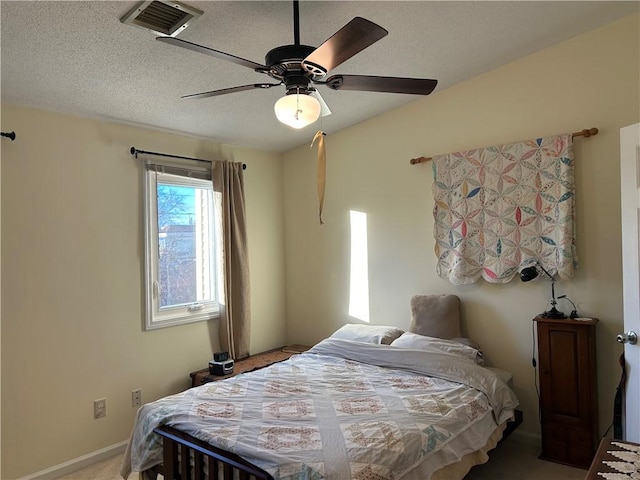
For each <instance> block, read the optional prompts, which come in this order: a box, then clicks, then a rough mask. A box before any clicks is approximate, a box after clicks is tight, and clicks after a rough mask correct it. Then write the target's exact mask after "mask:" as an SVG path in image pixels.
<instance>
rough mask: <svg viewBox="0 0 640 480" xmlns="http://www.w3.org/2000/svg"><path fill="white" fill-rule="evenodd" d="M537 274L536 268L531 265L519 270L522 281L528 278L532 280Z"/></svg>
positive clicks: (526, 280)
mask: <svg viewBox="0 0 640 480" xmlns="http://www.w3.org/2000/svg"><path fill="white" fill-rule="evenodd" d="M537 276H538V269H537V268H536V267H535V266H533V267H527V268H523V269H522V271H521V272H520V280H522V281H523V282H528V281H529V280H533V279H534V278H536V277H537Z"/></svg>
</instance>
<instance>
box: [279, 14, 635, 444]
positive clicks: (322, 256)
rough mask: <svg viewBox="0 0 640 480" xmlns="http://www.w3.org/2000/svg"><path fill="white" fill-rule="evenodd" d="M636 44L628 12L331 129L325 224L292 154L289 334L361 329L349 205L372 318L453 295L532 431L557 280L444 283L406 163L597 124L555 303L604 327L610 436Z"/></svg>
mask: <svg viewBox="0 0 640 480" xmlns="http://www.w3.org/2000/svg"><path fill="white" fill-rule="evenodd" d="M639 35H640V32H639V17H638V16H632V17H628V18H625V19H622V20H620V21H618V22H615V23H613V24H610V25H608V26H606V27H604V28H602V29H599V30H595V31H593V32H591V33H588V34H586V35H582V36H580V37H576V38H574V39H572V40H570V41H567V42H565V43H562V44H559V45H557V46H555V47H553V48H549V49H547V50H544V51H542V52H539V53H537V54H534V55H531V56H529V57H526V58H524V59H522V60H520V61H517V62H514V63H512V64H509V65H507V66H505V67H503V68H499V69H497V70H494V71H492V72H489V73H487V74H485V75H482V76H480V77H477V78H474V79H472V80H470V81H467V82H465V83H462V84H459V85H456V86H454V87H452V88H449V89H446V90H442V91H436V93H434V94H432V95H431V96H429V97H426V98H425V99H421V100H419V101H416V102H413V103H411V104H409V105H407V106H405V107H403V108H400V109H397V110H395V111H393V112H391V113H388V114H385V115H382V116H380V117H377V118H374V119H372V120H370V121H367V122H365V123H362V124H360V125H357V126H355V127H353V128H349V129H347V130H343V131H341V132H338V133H335V134H329V135H328V136H327V137H326V140H325V141H326V145H327V164H328V166H327V172H328V177H327V191H326V198H325V214H324V220H325V225H322V226H321V225H319V224H318V221H317V213H316V209H317V201H316V197H315V163H314V152H313V151H310V150H309V148H308V147H301V148H299V149H296V150H294V151H291V152H288V153H287V154H286V155H285V168H284V173H285V181H284V186H285V193H284V199H285V202H284V204H285V225H286V236H285V242H286V252H287V256H286V265H287V276H286V280H287V314H288V328H289V338H290V339H295V341H297V342H303V343H308V344H312V343H314V342H315V341H318V340H319V339H321V338H323V337H324V336H326V335H328V334H330V333H331V332H332V331H333V330H335V329H336V328H338V327H339V326H340V325H342V324H344V323H347V322H350V321H355V320H353V319H350V318H349V316H348V314H347V311H348V294H349V270H348V269H349V250H348V249H349V210H351V209H354V210H359V211H363V212H366V213H367V216H368V241H369V281H370V285H369V291H370V310H371V323H373V324H381V325H396V326H399V327H403V328H408V325H409V316H410V312H409V299H410V297H411V296H412V295H414V294H428V293H454V294H457V295H459V296H460V297H461V298H462V300H463V329H464V331H465V333H466V334H467V335H468V336H470V337H472V338H473V339H475V340H476V341H477V342H479V343H480V344H481V346H482V347H483V348H484V350H485V352H486V356H487V358H488V362H489V363H490V364H491V365H494V366H497V367H501V368H504V369H506V370H510V371H511V372H513V374H514V379H515V388H516V393H517V394H518V397H519V398H520V401H521V407H522V409H523V410H524V414H525V423H524V425H523V426H522V427H521V429H520V430H521V431H523V432H526V433H529V434H531V435H532V436H534V435H538V434H539V427H538V422H537V398H536V393H535V388H534V383H533V378H534V371H533V368H532V366H531V352H532V322H531V319H532V318H533V317H534V316H535V315H536V314H537V313H539V312H541V311H543V310H545V309H546V308H545V303H546V302H547V299H548V296H549V294H550V283H549V282H545V281H539V282H534V283H530V284H523V283H521V282H520V281H519V280H515V281H512V282H510V283H508V284H504V285H503V284H500V285H496V284H489V283H486V282H484V281H480V282H478V283H476V284H473V285H468V286H463V287H455V286H453V285H452V284H450V283H449V282H448V281H447V280H443V279H440V278H439V277H437V275H436V274H435V263H436V258H435V255H434V253H433V247H434V240H433V217H432V209H433V200H432V196H431V183H432V172H431V164H422V165H416V166H412V165H410V164H409V159H411V158H414V157H418V156H423V155H424V156H431V155H434V154H438V153H447V152H452V151H459V150H464V149H468V148H474V147H481V146H487V145H495V144H501V143H510V142H514V141H518V140H521V139H526V138H531V137H535V136H543V135H553V134H557V133H565V132H574V131H577V130H581V129H583V128H589V127H593V126H595V127H598V128H599V129H600V133H599V134H598V135H597V136H595V137H592V138H589V139H577V140H576V142H575V157H576V196H577V249H578V255H579V257H580V269H579V270H578V271H577V273H576V275H575V277H574V278H573V279H572V280H571V281H560V282H558V284H557V295H561V294H567V295H568V296H569V298H571V299H572V300H574V302H577V304H578V308H579V311H580V312H581V313H582V314H583V315H585V316H587V315H588V316H594V317H599V318H600V323H599V324H598V327H597V341H598V345H597V349H598V371H599V378H598V381H599V401H600V426H601V429H602V431H603V432H604V430H605V429H606V427H607V426H608V425H609V424H610V422H611V419H612V403H613V395H614V392H615V387H616V384H617V380H618V378H619V367H618V366H617V358H618V356H619V354H620V353H621V348H620V347H619V345H618V344H616V341H615V335H616V334H617V333H619V332H620V331H622V285H621V282H622V275H621V247H620V242H621V233H620V231H621V228H620V199H619V183H620V180H619V175H620V172H619V129H620V128H621V127H623V126H625V125H629V124H632V123H635V122H638V121H639V120H640V98H639V87H640V67H639V59H640V51H639V49H640V46H639V45H640V44H639V42H638V39H639V38H640V37H639ZM451 61H455V59H451ZM349 94H350V93H349V92H344V95H349ZM374 97H375V94H371V98H372V101H375V98H374ZM332 108H334V109H335V110H336V111H338V110H339V105H335V106H333V107H332ZM561 302H562V301H561ZM560 306H561V307H562V308H563V309H564V310H565V311H567V312H568V311H570V309H571V306H570V304H568V303H562V304H561V305H560Z"/></svg>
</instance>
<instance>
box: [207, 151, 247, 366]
mask: <svg viewBox="0 0 640 480" xmlns="http://www.w3.org/2000/svg"><path fill="white" fill-rule="evenodd" d="M211 176H212V179H213V189H214V190H215V191H216V192H217V193H219V194H221V197H222V198H221V200H222V201H221V204H222V205H221V215H220V223H221V225H222V235H221V238H222V239H223V245H222V258H223V273H224V299H223V301H221V305H220V347H221V348H222V350H223V351H227V352H229V355H230V356H231V358H234V359H241V358H245V357H248V356H249V340H250V329H251V305H250V301H249V300H250V298H249V297H250V289H249V252H248V247H247V225H246V214H245V201H244V176H243V171H242V164H241V163H235V162H226V161H213V162H212V165H211Z"/></svg>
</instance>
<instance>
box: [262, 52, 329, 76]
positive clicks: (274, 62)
mask: <svg viewBox="0 0 640 480" xmlns="http://www.w3.org/2000/svg"><path fill="white" fill-rule="evenodd" d="M315 49H316V48H315V47H311V46H309V45H283V46H280V47H276V48H274V49H273V50H270V51H269V52H268V53H267V55H266V56H265V58H264V62H265V65H266V66H267V67H268V68H269V76H270V77H273V78H275V79H277V80H284V81H285V84H286V79H287V77H288V76H289V75H292V74H293V75H297V76H302V77H306V78H307V80H311V79H316V78H320V77H322V76H324V75H326V73H327V72H326V70H321V69H314V71H307V70H306V69H304V68H303V66H302V61H303V60H304V59H305V58H306V57H308V56H309V55H310V54H311V53H312V52H313V51H314V50H315ZM308 83H309V82H308V81H307V85H308Z"/></svg>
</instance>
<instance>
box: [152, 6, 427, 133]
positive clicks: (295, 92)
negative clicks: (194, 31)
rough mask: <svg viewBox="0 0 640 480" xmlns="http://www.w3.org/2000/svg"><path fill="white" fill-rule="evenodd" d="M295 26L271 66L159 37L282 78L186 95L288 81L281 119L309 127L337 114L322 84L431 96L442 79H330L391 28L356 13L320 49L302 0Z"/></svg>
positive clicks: (271, 55) (278, 107)
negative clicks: (309, 38) (306, 37)
mask: <svg viewBox="0 0 640 480" xmlns="http://www.w3.org/2000/svg"><path fill="white" fill-rule="evenodd" d="M293 30H294V44H293V45H282V46H279V47H276V48H274V49H272V50H270V51H269V52H268V53H267V54H266V56H265V65H261V64H259V63H256V62H252V61H251V60H246V59H244V58H241V57H237V56H235V55H231V54H230V53H225V52H221V51H219V50H214V49H212V48H208V47H204V46H202V45H197V44H195V43H191V42H187V41H185V40H180V39H178V38H174V37H168V36H167V37H157V40H159V41H161V42H163V43H168V44H171V45H175V46H177V47H182V48H186V49H187V50H192V51H194V52H199V53H203V54H205V55H209V56H211V57H214V58H218V59H221V60H226V61H228V62H232V63H235V64H237V65H241V66H243V67H247V68H250V69H252V70H254V71H255V72H258V73H264V74H266V75H268V76H270V77H271V78H273V79H274V80H277V81H278V82H277V83H251V84H248V85H240V86H237V87H231V88H223V89H219V90H212V91H209V92H202V93H195V94H191V95H184V96H183V97H182V98H207V97H215V96H218V95H226V94H228V93H235V92H242V91H245V90H253V89H256V88H271V87H276V86H280V85H284V86H285V89H286V95H285V96H284V97H282V98H280V99H279V100H278V101H277V102H276V104H275V107H274V110H275V113H276V117H277V118H278V120H280V121H281V122H282V123H285V124H287V125H289V126H291V127H294V128H303V127H305V126H307V125H309V124H311V123H313V122H315V121H316V120H317V119H318V117H319V116H320V114H321V113H322V115H323V116H324V115H329V114H330V113H331V111H330V110H329V108H328V107H327V105H326V103H325V102H324V100H323V99H322V97H321V96H320V94H319V92H318V91H317V90H316V88H315V86H316V85H324V86H327V87H329V88H331V89H333V90H358V91H368V92H388V93H406V94H413V95H429V94H430V93H431V92H432V91H433V90H434V89H435V87H436V84H437V83H438V81H437V80H431V79H425V78H403V77H381V76H370V75H344V74H339V75H332V76H330V77H329V78H325V77H326V75H327V73H328V72H329V71H330V70H332V69H334V68H335V67H337V66H338V65H340V64H341V63H343V62H344V61H346V60H348V59H349V58H351V57H353V56H354V55H355V54H357V53H359V52H361V51H362V50H364V49H365V48H367V47H369V46H371V45H373V44H374V43H375V42H377V41H378V40H380V39H381V38H383V37H385V36H386V35H387V34H388V33H389V32H388V31H387V30H385V29H384V28H382V27H380V26H379V25H376V24H375V23H373V22H371V21H369V20H366V19H364V18H361V17H355V18H354V19H353V20H351V21H350V22H349V23H347V24H346V25H345V26H343V27H342V28H341V29H340V30H338V31H337V32H336V33H334V34H333V35H332V36H331V37H330V38H329V39H327V40H326V41H325V42H324V43H323V44H322V45H320V46H319V47H317V48H315V47H311V46H308V45H301V44H300V14H299V0H293Z"/></svg>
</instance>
